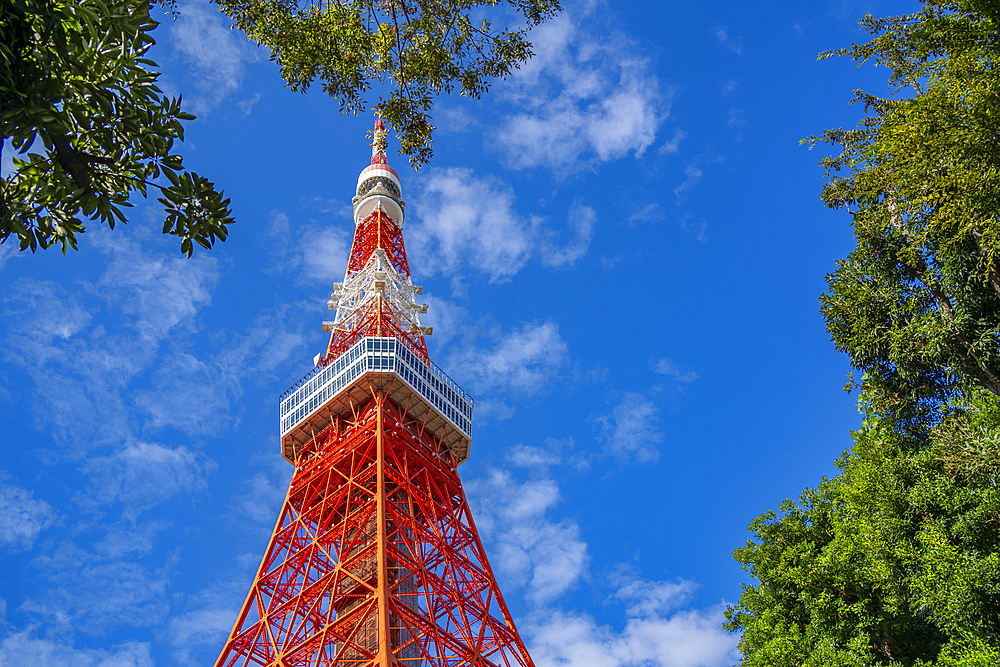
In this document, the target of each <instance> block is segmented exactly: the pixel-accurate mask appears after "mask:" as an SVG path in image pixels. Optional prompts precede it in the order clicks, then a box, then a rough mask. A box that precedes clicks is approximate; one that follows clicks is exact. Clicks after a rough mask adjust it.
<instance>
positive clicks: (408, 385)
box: [279, 336, 474, 464]
mask: <svg viewBox="0 0 1000 667" xmlns="http://www.w3.org/2000/svg"><path fill="white" fill-rule="evenodd" d="M372 389H377V390H381V391H384V392H385V393H386V395H387V396H388V397H389V398H390V399H392V400H393V401H395V402H396V403H397V404H399V405H403V406H406V408H407V412H408V413H409V414H410V415H411V416H413V418H414V419H416V420H417V421H419V422H421V423H422V424H423V425H424V426H423V428H424V429H425V430H426V431H427V432H429V433H433V434H434V435H436V436H438V437H440V438H441V440H442V441H443V442H444V443H445V445H447V446H448V448H449V449H450V450H451V451H452V453H453V454H454V456H455V459H456V461H457V463H459V464H461V463H464V462H465V460H466V459H468V458H469V448H470V446H471V443H472V407H473V403H474V401H473V399H472V397H471V396H469V394H467V393H466V392H465V391H463V390H462V388H461V387H459V386H458V384H456V383H455V381H454V380H452V379H451V378H450V377H448V376H447V375H446V374H445V372H444V371H442V370H441V369H440V368H438V367H437V366H435V365H434V364H432V363H428V362H425V361H423V360H422V359H420V358H419V357H418V356H417V355H415V354H414V353H413V352H412V351H411V350H410V349H409V348H407V347H406V346H405V345H402V344H401V343H400V342H399V341H398V340H396V339H395V338H391V337H372V336H367V337H365V338H361V339H360V340H358V342H357V343H355V344H354V345H352V346H351V347H350V348H349V349H348V350H347V351H346V352H344V353H343V354H341V355H340V356H339V357H337V358H336V359H335V360H333V361H331V362H330V363H329V364H327V365H326V366H325V367H320V366H317V367H316V368H314V369H313V370H312V371H311V372H310V373H308V374H307V375H306V376H305V377H303V378H302V379H301V380H299V381H298V382H296V383H295V384H294V385H292V386H291V387H289V388H288V390H287V391H285V393H283V394H282V395H281V398H280V399H279V419H280V421H281V455H282V456H283V457H284V458H285V459H286V460H287V461H288V462H290V463H293V464H294V462H295V455H296V453H297V452H298V451H299V449H300V448H301V447H302V445H303V444H304V443H306V442H307V441H309V440H310V439H312V437H313V435H314V434H315V433H319V432H320V431H321V430H322V429H324V428H326V427H327V426H328V425H329V424H330V418H331V417H333V416H336V415H340V414H344V413H345V412H350V411H351V407H352V405H357V404H359V403H361V402H364V401H366V400H368V399H370V398H371V391H372Z"/></svg>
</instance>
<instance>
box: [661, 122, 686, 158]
mask: <svg viewBox="0 0 1000 667" xmlns="http://www.w3.org/2000/svg"><path fill="white" fill-rule="evenodd" d="M687 136H688V135H687V132H685V131H684V130H682V129H680V128H678V129H676V130H674V134H673V136H672V137H670V138H669V139H667V140H666V141H664V142H663V145H662V146H660V147H659V148H658V149H657V150H656V152H657V153H659V154H660V155H666V154H668V153H676V152H677V151H679V150H680V149H681V142H682V141H684V140H685V139H687Z"/></svg>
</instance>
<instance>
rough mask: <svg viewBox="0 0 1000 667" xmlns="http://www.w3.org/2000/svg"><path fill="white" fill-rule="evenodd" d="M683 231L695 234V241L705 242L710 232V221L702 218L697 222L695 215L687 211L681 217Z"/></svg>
mask: <svg viewBox="0 0 1000 667" xmlns="http://www.w3.org/2000/svg"><path fill="white" fill-rule="evenodd" d="M681 231H684V232H687V233H688V234H690V235H691V236H693V237H694V240H695V241H700V242H702V243H704V242H705V236H706V234H707V232H708V221H707V220H705V219H704V218H702V219H701V220H700V221H699V222H695V221H694V217H693V216H692V215H691V214H690V213H686V214H685V215H684V217H683V218H681Z"/></svg>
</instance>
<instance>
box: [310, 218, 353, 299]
mask: <svg viewBox="0 0 1000 667" xmlns="http://www.w3.org/2000/svg"><path fill="white" fill-rule="evenodd" d="M299 239H300V240H299V247H298V253H299V259H298V261H299V262H301V266H302V271H301V273H300V274H299V278H300V279H301V280H303V281H306V282H316V283H322V284H324V285H329V286H330V287H331V288H332V287H333V283H335V282H340V281H342V280H343V279H344V272H345V271H346V270H347V255H348V254H349V253H350V250H351V239H350V238H349V237H348V235H347V232H346V231H345V230H344V229H341V228H339V227H329V226H316V225H305V226H303V227H302V230H301V233H300V235H299Z"/></svg>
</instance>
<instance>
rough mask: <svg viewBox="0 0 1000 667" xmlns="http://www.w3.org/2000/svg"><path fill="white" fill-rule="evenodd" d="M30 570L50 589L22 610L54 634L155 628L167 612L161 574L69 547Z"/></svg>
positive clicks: (65, 545) (62, 547)
mask: <svg viewBox="0 0 1000 667" xmlns="http://www.w3.org/2000/svg"><path fill="white" fill-rule="evenodd" d="M34 564H35V566H36V567H37V568H38V569H39V570H40V571H41V572H43V573H44V574H45V575H46V576H47V578H48V580H49V583H50V584H51V586H50V587H49V588H48V589H47V590H44V591H41V592H40V593H39V594H38V596H37V597H32V598H29V599H27V600H26V601H25V602H24V604H23V605H21V609H22V610H24V611H26V612H29V613H32V614H38V615H40V616H42V617H44V618H45V623H46V624H47V625H48V626H49V627H51V628H52V629H53V630H77V631H81V632H86V633H93V634H100V633H103V632H104V631H105V630H106V629H107V628H108V627H112V626H118V625H130V626H133V627H150V626H157V625H159V624H160V623H162V622H163V620H164V619H165V618H166V616H167V613H168V611H169V608H170V605H169V603H168V602H167V600H166V589H167V584H168V579H167V575H166V571H165V570H164V569H150V568H147V567H145V566H144V565H142V564H141V563H139V562H136V561H135V560H132V559H119V560H108V559H104V558H103V557H102V556H98V555H95V554H92V553H89V552H87V551H84V550H83V549H81V548H80V547H78V546H76V545H75V544H72V543H69V542H64V543H63V544H61V545H59V547H58V548H57V549H56V551H55V552H54V553H53V554H52V555H51V556H41V557H39V558H36V559H35V562H34Z"/></svg>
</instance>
